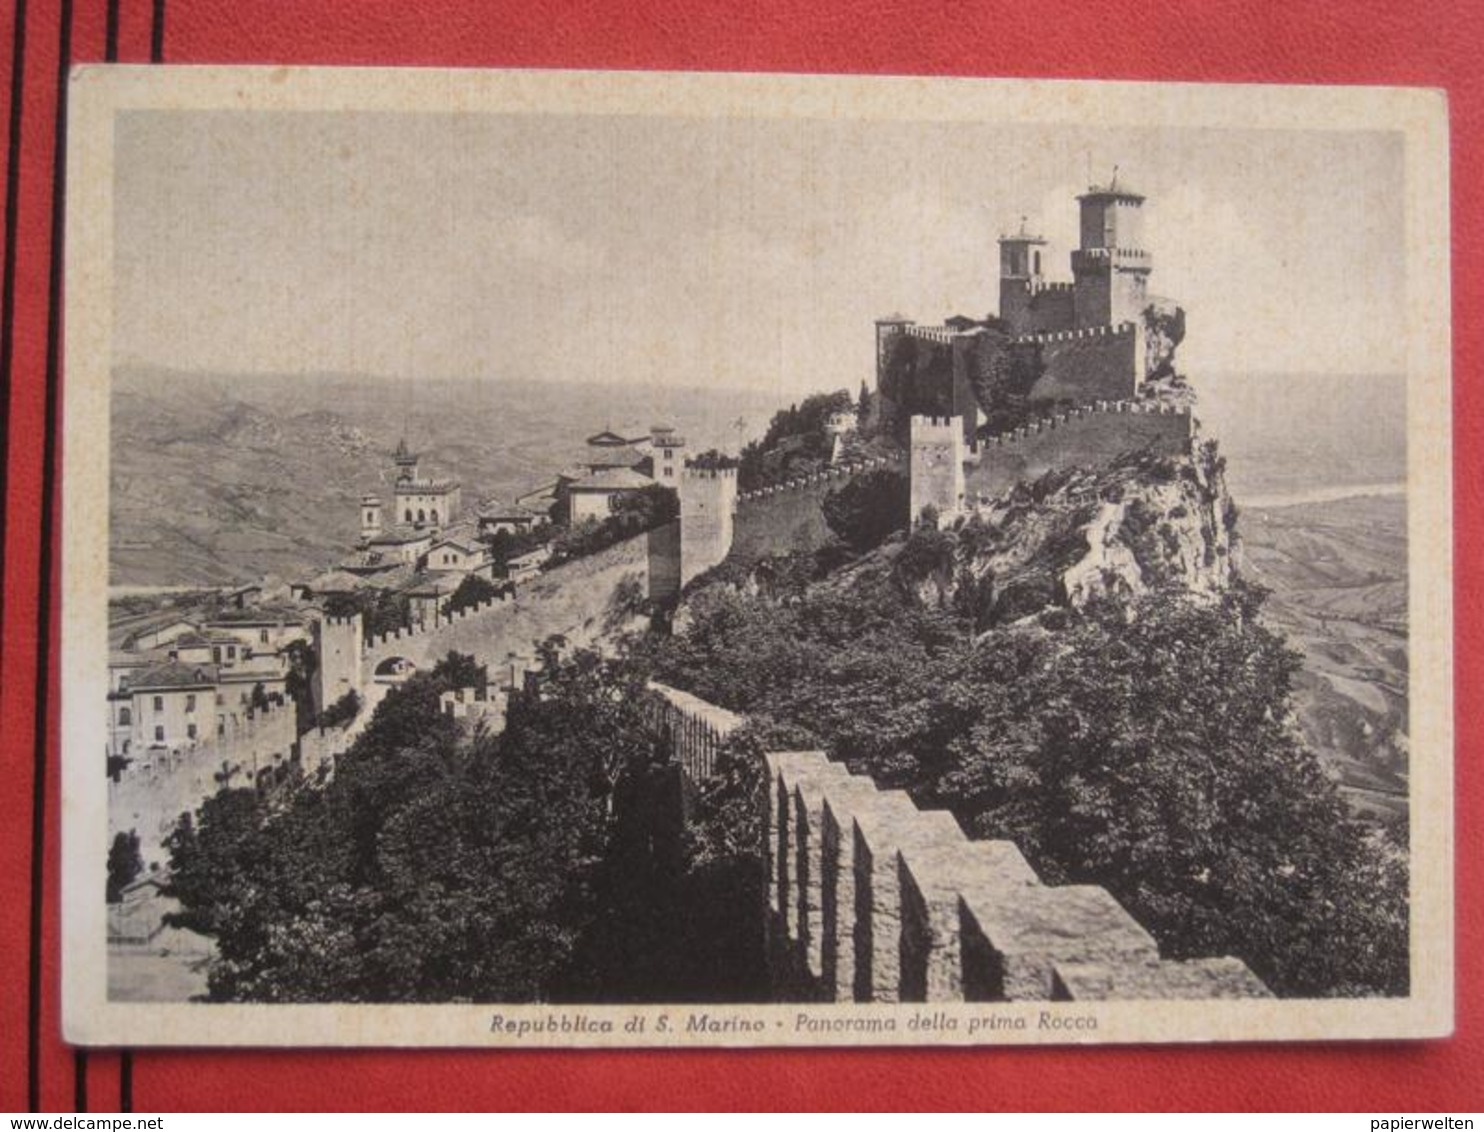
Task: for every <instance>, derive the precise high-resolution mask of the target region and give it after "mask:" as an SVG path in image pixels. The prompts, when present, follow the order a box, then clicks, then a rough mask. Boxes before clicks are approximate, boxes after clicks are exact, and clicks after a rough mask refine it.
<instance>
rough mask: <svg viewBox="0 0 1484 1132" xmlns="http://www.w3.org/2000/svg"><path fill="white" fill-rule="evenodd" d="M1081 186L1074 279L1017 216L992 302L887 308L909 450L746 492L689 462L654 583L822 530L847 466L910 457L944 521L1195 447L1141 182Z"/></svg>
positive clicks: (886, 396) (669, 588)
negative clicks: (892, 311)
mask: <svg viewBox="0 0 1484 1132" xmlns="http://www.w3.org/2000/svg"><path fill="white" fill-rule="evenodd" d="M1077 200H1078V206H1079V210H1080V225H1079V230H1080V241H1079V242H1080V246H1079V247H1078V248H1076V249H1074V250H1073V251H1072V253H1071V266H1072V274H1073V279H1072V280H1071V281H1070V282H1065V281H1052V280H1048V279H1047V277H1046V274H1045V269H1046V263H1045V258H1046V255H1045V252H1046V246H1047V245H1046V241H1045V240H1044V239H1043V238H1042V237H1040V236H1038V235H1035V234H1033V233H1031V232H1029V231H1028V230H1027V229H1026V225H1025V222H1024V221H1022V222H1021V225H1020V228H1019V230H1018V231H1016V232H1015V233H1013V234H1009V235H1002V236H1001V237H1000V238H999V264H998V268H999V305H1000V314H999V317H998V318H983V319H977V320H976V319H971V318H967V317H964V316H954V317H952V318H949V319H947V320H946V321H945V322H944V323H942V324H940V325H934V326H929V325H920V324H918V323H917V322H915V321H913V320H912V319H910V318H906V317H904V316H902V315H891V316H889V317H887V318H882V319H878V320H877V322H876V351H875V352H876V375H875V376H876V388H875V408H874V417H875V421H874V424H875V425H876V427H877V428H878V429H880V430H881V431H883V432H891V431H892V429H893V426H894V424H895V423H896V422H902V423H905V425H906V428H905V429H900V430H899V432H900V433H902V434H904V435H902V436H901V439H902V440H903V441H904V442H905V449H906V452H905V456H904V455H903V454H902V453H900V452H890V451H888V452H883V453H882V454H880V455H878V456H875V457H872V458H870V459H867V460H862V461H859V462H857V463H855V464H846V465H843V466H836V467H832V468H830V469H829V470H828V471H826V472H822V473H817V474H812V475H808V476H804V477H799V478H797V479H795V480H791V481H788V482H786V483H784V484H781V485H776V486H773V487H769V488H765V489H763V490H761V491H756V492H752V493H739V491H738V486H737V482H736V473H735V471H732V470H726V469H723V470H710V469H707V470H700V469H686V471H685V475H684V477H683V479H682V480H681V485H680V512H681V518H680V523H679V532H678V535H671V536H668V538H666V539H659V538H657V539H655V540H653V543H652V553H651V564H650V569H651V579H652V582H653V583H654V585H653V587H652V590H651V592H652V595H653V596H655V597H656V598H658V599H668V598H672V597H673V596H674V595H675V593H676V592H677V591H678V590H679V589H681V588H683V587H684V586H685V585H687V584H688V583H689V582H690V581H692V580H693V579H694V578H696V577H698V576H699V575H700V574H702V573H704V572H705V571H706V570H709V569H711V568H712V567H714V566H716V565H718V564H719V563H721V562H722V561H724V560H725V559H726V558H727V557H728V556H730V555H734V554H735V555H739V556H744V557H747V558H757V557H762V556H765V555H767V554H777V553H787V552H790V551H800V550H812V549H815V548H817V547H818V546H820V545H823V543H824V541H825V540H826V539H827V538H828V537H829V532H828V530H827V528H826V527H825V525H824V521H823V516H822V514H821V511H820V507H819V504H820V503H821V502H822V501H823V498H824V497H825V496H826V495H827V494H829V492H830V491H832V490H835V489H837V488H838V487H839V486H840V481H841V480H842V479H848V478H850V477H851V476H853V475H856V474H859V473H861V472H864V471H868V470H870V469H871V468H874V467H883V466H889V467H900V466H901V465H902V464H903V463H905V465H906V468H905V470H906V471H907V472H908V475H909V479H910V484H911V488H910V499H911V503H910V506H911V516H910V517H911V519H912V520H914V521H915V520H916V519H917V518H918V517H919V516H920V515H921V514H922V512H923V511H924V509H927V508H931V509H932V511H933V512H935V513H936V515H937V516H938V521H939V522H940V523H946V522H950V521H952V520H953V519H954V518H956V517H958V516H959V515H962V514H964V513H965V511H967V510H969V509H971V508H972V507H973V506H974V505H975V504H976V503H978V502H979V501H982V500H988V499H991V498H993V497H995V496H998V495H999V494H1001V493H1002V492H1004V491H1007V490H1009V489H1010V488H1011V487H1013V486H1014V485H1015V484H1016V483H1018V482H1021V481H1024V480H1032V479H1036V478H1038V477H1039V476H1042V475H1044V474H1045V473H1046V472H1049V471H1052V470H1055V469H1058V468H1065V467H1070V466H1074V465H1086V466H1094V467H1095V466H1098V465H1101V464H1103V463H1106V462H1107V461H1108V460H1110V459H1112V458H1114V457H1115V456H1118V455H1120V454H1122V453H1125V452H1129V451H1138V450H1149V451H1155V452H1160V453H1167V454H1178V453H1184V452H1188V451H1189V450H1190V445H1191V441H1192V438H1193V434H1194V428H1195V422H1194V419H1193V417H1192V415H1191V412H1190V408H1189V405H1188V404H1187V403H1183V402H1181V401H1179V400H1176V399H1170V398H1166V397H1163V396H1158V395H1156V394H1157V389H1156V386H1157V380H1156V379H1158V378H1161V377H1163V376H1166V374H1167V372H1168V371H1169V369H1170V366H1169V361H1170V357H1169V355H1170V350H1169V349H1168V348H1167V347H1165V344H1164V343H1162V342H1160V341H1159V340H1158V331H1157V330H1156V329H1155V328H1154V326H1153V325H1152V321H1151V320H1152V316H1153V315H1154V314H1155V313H1156V312H1173V311H1175V310H1176V309H1177V308H1176V307H1175V304H1174V303H1173V302H1171V301H1170V300H1168V299H1161V298H1158V297H1156V296H1152V295H1151V294H1150V293H1149V276H1150V273H1151V272H1152V270H1153V259H1152V257H1151V256H1150V254H1149V252H1148V251H1146V250H1145V249H1144V248H1143V246H1142V245H1143V207H1144V203H1145V197H1143V196H1142V195H1140V194H1139V193H1136V192H1133V191H1132V190H1130V189H1129V188H1127V187H1126V186H1120V185H1119V184H1118V180H1117V175H1116V173H1115V175H1114V177H1113V178H1112V180H1111V181H1110V183H1109V184H1108V185H1105V186H1104V185H1094V186H1091V187H1090V188H1089V189H1088V191H1087V192H1086V193H1084V194H1082V195H1081V196H1079V197H1078V198H1077ZM1007 375H1008V376H1007ZM986 391H988V392H989V395H990V398H991V403H990V404H989V405H986V403H985V402H986ZM1011 395H1013V396H1014V397H1015V399H1016V401H1017V403H1018V404H1019V405H1020V406H1021V408H1022V410H1023V412H1022V417H1023V419H1022V422H1021V423H1018V424H1016V425H1015V426H1014V427H1012V428H1009V429H1007V430H1006V431H1002V432H992V433H986V431H985V429H984V428H983V427H981V424H980V422H981V420H982V419H983V418H984V417H985V415H986V410H987V409H992V408H994V407H995V406H994V404H993V400H992V398H993V397H994V396H1006V397H1008V396H1011Z"/></svg>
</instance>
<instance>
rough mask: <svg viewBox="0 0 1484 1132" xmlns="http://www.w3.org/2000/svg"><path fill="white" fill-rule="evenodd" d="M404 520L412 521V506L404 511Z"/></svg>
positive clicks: (405, 521)
mask: <svg viewBox="0 0 1484 1132" xmlns="http://www.w3.org/2000/svg"><path fill="white" fill-rule="evenodd" d="M402 521H403V522H404V523H410V522H412V508H411V507H409V508H407V510H406V511H405V512H404V513H403V515H402Z"/></svg>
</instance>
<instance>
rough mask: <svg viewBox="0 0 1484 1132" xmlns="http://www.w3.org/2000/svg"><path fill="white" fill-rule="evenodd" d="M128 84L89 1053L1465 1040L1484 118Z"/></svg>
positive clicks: (92, 578) (106, 327)
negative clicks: (1455, 817)
mask: <svg viewBox="0 0 1484 1132" xmlns="http://www.w3.org/2000/svg"><path fill="white" fill-rule="evenodd" d="M72 86H73V91H72V96H73V102H74V107H75V109H74V125H73V129H72V133H71V136H70V152H69V155H68V161H69V185H70V186H73V188H72V190H71V192H70V196H69V200H68V209H69V213H68V245H67V255H68V265H67V272H68V274H67V288H68V290H67V304H68V305H67V327H66V329H67V356H68V377H67V384H66V389H65V396H66V401H65V405H64V422H63V425H64V433H63V435H64V445H63V447H64V458H65V465H64V467H65V472H64V477H63V492H64V510H63V514H64V549H65V553H64V557H63V573H62V579H63V602H62V619H63V626H64V629H63V647H62V669H61V688H62V696H63V706H64V714H63V745H64V771H63V780H64V801H63V811H64V816H63V836H64V869H63V872H64V885H65V889H64V913H65V918H64V962H63V972H62V977H63V991H64V1004H65V1022H66V1032H67V1037H68V1039H69V1040H71V1041H75V1042H80V1043H83V1044H118V1043H120V1042H126V1043H129V1044H136V1045H148V1044H163V1045H169V1044H193V1045H214V1044H229V1045H231V1044H244V1045H278V1044H294V1045H357V1044H367V1045H448V1046H510V1045H519V1046H625V1045H631V1046H648V1045H737V1046H745V1045H767V1046H776V1045H833V1044H876V1045H903V1044H911V1045H935V1044H1011V1043H1037V1042H1149V1041H1192V1040H1202V1041H1208V1040H1224V1039H1232V1040H1274V1039H1295V1038H1304V1039H1316V1038H1326V1039H1327V1038H1347V1037H1356V1038H1359V1037H1424V1036H1437V1035H1442V1034H1446V1033H1448V1032H1449V1030H1450V1029H1451V1024H1452V1022H1451V1018H1452V951H1451V948H1452V942H1451V931H1452V927H1451V925H1452V889H1451V884H1452V879H1451V878H1452V866H1451V860H1450V857H1449V853H1450V847H1451V831H1450V820H1451V819H1450V814H1451V778H1452V732H1451V726H1452V724H1451V698H1450V696H1451V693H1450V687H1451V675H1450V664H1451V661H1450V656H1449V650H1450V648H1451V610H1450V572H1449V563H1448V554H1449V548H1450V545H1451V539H1450V534H1449V527H1450V523H1449V517H1448V516H1449V511H1450V504H1449V475H1450V472H1449V418H1448V393H1447V389H1448V379H1449V367H1448V350H1449V333H1450V331H1449V311H1448V293H1449V292H1448V278H1447V262H1448V259H1447V256H1448V240H1447V200H1448V198H1447V164H1446V154H1447V137H1446V127H1445V122H1446V116H1445V110H1444V107H1443V103H1442V101H1441V99H1438V98H1435V97H1433V96H1431V95H1429V94H1427V93H1426V92H1417V91H1386V90H1381V89H1361V88H1356V89H1353V90H1346V91H1341V90H1338V89H1329V88H1311V89H1308V90H1299V89H1297V88H1276V87H1269V88H1263V89H1261V90H1258V89H1256V88H1241V87H1224V88H1215V87H1199V86H1182V87H1177V86H1160V85H1157V84H1146V85H1143V86H1134V85H1116V84H1098V83H1081V84H1076V83H1030V82H1010V81H999V82H992V81H987V80H892V79H846V78H839V79H829V78H812V79H803V78H794V77H789V76H727V75H712V76H698V75H664V74H651V75H637V74H635V75H622V74H611V75H595V74H580V73H545V74H539V73H530V72H506V73H478V72H439V71H428V72H421V73H412V72H396V71H374V70H368V71H360V72H331V71H316V70H282V69H280V70H272V71H270V70H267V69H248V68H238V69H233V68H189V69H188V68H153V69H151V70H150V71H149V72H148V73H146V72H144V71H143V70H142V69H130V68H119V67H89V68H83V69H81V70H79V71H78V72H77V73H76V75H75V76H74V78H73V82H72Z"/></svg>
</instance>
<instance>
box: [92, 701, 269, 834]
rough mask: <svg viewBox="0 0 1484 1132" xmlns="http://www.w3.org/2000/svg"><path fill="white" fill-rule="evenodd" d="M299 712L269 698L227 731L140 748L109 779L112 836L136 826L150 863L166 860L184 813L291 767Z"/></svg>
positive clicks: (265, 781) (263, 782) (267, 781)
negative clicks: (178, 743) (226, 790)
mask: <svg viewBox="0 0 1484 1132" xmlns="http://www.w3.org/2000/svg"><path fill="white" fill-rule="evenodd" d="M296 718H297V713H296V711H295V708H294V705H293V704H292V703H287V704H282V705H279V704H270V705H269V706H268V707H266V708H260V709H258V710H257V711H255V712H253V713H252V714H251V715H250V716H244V717H243V718H242V719H241V720H239V721H238V722H237V723H236V724H235V725H229V727H228V730H227V732H226V734H224V735H221V736H217V735H207V736H206V737H204V738H203V739H202V740H201V741H200V742H198V743H195V744H191V745H188V746H184V747H177V748H174V749H172V750H159V751H145V752H142V753H140V754H139V755H138V756H136V757H135V759H134V761H133V762H131V763H130V764H129V766H128V767H127V768H125V770H124V771H123V773H122V774H121V776H120V778H119V781H118V782H112V781H110V782H109V787H108V825H109V830H108V835H109V837H110V838H112V837H113V836H114V835H115V834H117V833H127V832H128V831H129V830H135V831H136V832H138V834H139V838H140V843H141V847H142V851H143V853H144V857H145V861H146V863H150V862H153V863H156V864H163V863H164V860H165V858H166V854H165V851H164V840H165V838H166V837H167V836H168V835H169V834H170V832H171V830H173V829H174V828H175V823H176V820H177V819H178V818H179V817H180V815H181V814H183V813H189V812H193V811H194V810H195V809H196V807H198V806H199V805H200V804H201V803H202V802H203V801H205V800H206V799H207V798H209V797H210V796H211V795H213V794H215V793H216V792H217V791H218V790H220V789H222V788H223V787H224V786H230V787H233V788H237V787H249V788H252V787H257V786H258V785H259V784H260V783H261V784H262V785H264V786H266V785H270V784H272V782H274V781H275V780H276V778H277V776H279V775H282V774H284V773H286V772H287V769H288V767H289V766H290V764H291V763H292V761H293V757H294V747H295V739H296V735H295V730H296Z"/></svg>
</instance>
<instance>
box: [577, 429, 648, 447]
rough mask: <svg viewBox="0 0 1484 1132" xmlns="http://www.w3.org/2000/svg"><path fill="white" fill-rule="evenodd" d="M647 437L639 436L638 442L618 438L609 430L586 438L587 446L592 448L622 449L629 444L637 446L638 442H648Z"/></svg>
mask: <svg viewBox="0 0 1484 1132" xmlns="http://www.w3.org/2000/svg"><path fill="white" fill-rule="evenodd" d="M648 439H649V438H648V437H647V436H641V437H639V438H638V440H630V439H629V438H628V437H625V436H619V435H618V433H616V432H614V431H612V430H611V429H606V428H605V429H604V430H603V431H602V432H598V433H594V434H593V435H592V436H589V437H588V438H587V444H588V445H589V446H590V447H593V448H623V447H626V446H628V445H630V444H638V443H639V441H640V440H648Z"/></svg>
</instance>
